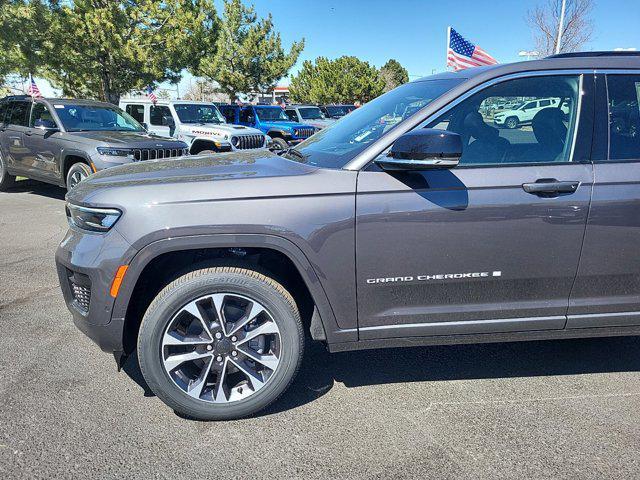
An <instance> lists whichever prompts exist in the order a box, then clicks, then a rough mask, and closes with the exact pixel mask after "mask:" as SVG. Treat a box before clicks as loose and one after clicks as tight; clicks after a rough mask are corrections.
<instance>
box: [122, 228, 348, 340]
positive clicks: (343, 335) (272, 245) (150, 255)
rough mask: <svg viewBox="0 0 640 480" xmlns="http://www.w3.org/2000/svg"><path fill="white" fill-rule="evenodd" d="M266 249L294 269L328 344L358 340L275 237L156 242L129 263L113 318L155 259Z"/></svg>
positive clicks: (301, 261)
mask: <svg viewBox="0 0 640 480" xmlns="http://www.w3.org/2000/svg"><path fill="white" fill-rule="evenodd" d="M229 247H235V248H252V247H253V248H268V249H272V250H276V251H278V252H280V253H282V254H284V255H286V256H287V257H288V258H289V259H290V260H291V261H292V262H293V264H294V265H295V266H296V268H297V269H298V271H299V272H300V275H301V277H302V278H303V280H304V282H305V284H306V286H307V288H308V289H309V292H310V293H311V296H312V297H313V300H314V303H315V305H316V308H317V309H318V314H319V315H320V319H321V321H322V324H323V326H324V330H325V332H326V337H327V342H328V343H341V342H351V341H356V340H357V339H358V333H357V328H349V329H340V328H339V327H338V323H337V321H336V317H335V314H334V312H333V309H332V307H331V304H330V303H329V300H328V298H327V295H326V293H325V291H324V288H323V287H322V284H321V283H320V279H319V278H318V276H317V274H316V272H315V270H314V268H313V267H312V265H311V263H310V262H309V260H308V259H307V257H306V256H305V254H304V253H303V251H302V250H301V249H300V248H299V247H298V246H297V245H295V244H294V243H293V242H291V241H289V240H287V239H285V238H282V237H278V236H274V235H253V234H212V235H193V236H182V237H169V238H165V239H161V240H156V241H154V242H152V243H150V244H148V245H147V246H145V247H144V248H142V249H141V250H140V251H139V252H138V253H137V254H136V255H135V256H134V258H133V259H132V260H131V262H130V263H129V268H128V270H127V273H126V278H125V281H124V282H123V283H122V287H121V289H120V291H119V293H118V297H117V298H116V300H115V303H114V306H113V314H112V318H116V319H124V318H125V316H126V313H127V307H128V305H129V302H130V301H131V295H132V294H133V291H134V288H135V286H136V284H137V282H138V279H139V277H140V275H141V273H142V272H143V271H144V268H145V267H146V266H147V265H148V264H149V263H150V262H151V261H152V260H153V259H154V258H156V257H158V256H159V255H162V254H164V253H168V252H175V251H182V250H196V249H203V248H229Z"/></svg>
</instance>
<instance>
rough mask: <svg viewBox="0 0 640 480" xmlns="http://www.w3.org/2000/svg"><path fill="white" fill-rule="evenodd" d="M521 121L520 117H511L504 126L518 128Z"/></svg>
mask: <svg viewBox="0 0 640 480" xmlns="http://www.w3.org/2000/svg"><path fill="white" fill-rule="evenodd" d="M519 123H520V122H519V121H518V117H509V118H507V119H506V120H505V121H504V126H505V127H507V128H508V129H509V130H513V129H514V128H518V124H519Z"/></svg>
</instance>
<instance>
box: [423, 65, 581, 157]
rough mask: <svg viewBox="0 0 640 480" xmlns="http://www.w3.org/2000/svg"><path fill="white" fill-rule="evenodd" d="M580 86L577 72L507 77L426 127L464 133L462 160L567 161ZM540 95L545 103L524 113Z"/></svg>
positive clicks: (574, 127)
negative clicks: (547, 102) (573, 73)
mask: <svg viewBox="0 0 640 480" xmlns="http://www.w3.org/2000/svg"><path fill="white" fill-rule="evenodd" d="M579 91H580V77H579V76H578V75H553V76H548V77H544V76H540V77H529V78H521V79H516V80H509V81H506V82H502V83H499V84H496V85H493V86H491V87H488V88H486V89H484V90H482V91H481V92H478V93H476V94H475V95H472V96H471V97H469V98H467V99H465V100H464V101H462V102H461V103H459V104H458V105H456V106H455V107H453V108H452V109H450V110H449V111H448V112H447V113H445V114H444V115H442V116H441V117H439V118H438V119H437V120H435V121H433V122H431V124H430V125H428V127H430V128H437V129H441V130H448V131H451V132H455V133H458V134H459V135H460V136H461V137H462V144H463V154H462V158H461V159H460V164H461V165H512V164H532V163H548V162H568V161H571V151H572V146H573V138H574V135H575V129H576V126H577V118H578V108H577V106H578V103H579V102H578V98H579ZM538 98H544V99H546V100H548V101H549V106H548V107H546V108H541V109H539V110H537V111H535V112H524V109H525V108H528V109H533V108H535V106H536V105H537V104H538V103H539V102H538V100H537V99H538ZM558 105H562V107H561V108H560V107H558ZM532 113H533V114H532Z"/></svg>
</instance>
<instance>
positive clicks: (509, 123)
mask: <svg viewBox="0 0 640 480" xmlns="http://www.w3.org/2000/svg"><path fill="white" fill-rule="evenodd" d="M558 105H560V99H559V98H541V99H536V100H531V101H527V102H524V103H521V104H518V105H516V106H514V107H511V108H510V109H509V108H506V109H505V110H501V111H500V112H498V113H496V114H495V115H494V116H493V121H494V123H495V124H496V126H499V127H506V128H511V129H514V128H518V126H520V125H530V124H531V122H532V121H533V118H534V117H535V116H536V115H537V114H538V112H539V111H540V110H542V109H544V108H557V107H558ZM562 111H563V112H564V113H568V112H569V106H568V105H565V104H562Z"/></svg>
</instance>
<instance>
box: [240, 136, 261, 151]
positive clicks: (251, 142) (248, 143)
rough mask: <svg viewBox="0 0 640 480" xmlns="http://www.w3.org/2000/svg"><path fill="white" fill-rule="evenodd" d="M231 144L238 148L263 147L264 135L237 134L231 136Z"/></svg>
mask: <svg viewBox="0 0 640 480" xmlns="http://www.w3.org/2000/svg"><path fill="white" fill-rule="evenodd" d="M232 144H233V146H234V147H235V148H237V149H238V150H248V149H251V148H262V147H264V135H239V136H237V137H233V139H232Z"/></svg>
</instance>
